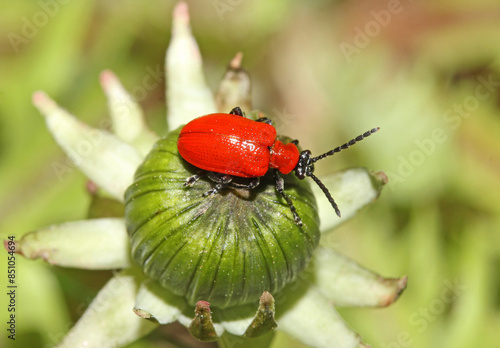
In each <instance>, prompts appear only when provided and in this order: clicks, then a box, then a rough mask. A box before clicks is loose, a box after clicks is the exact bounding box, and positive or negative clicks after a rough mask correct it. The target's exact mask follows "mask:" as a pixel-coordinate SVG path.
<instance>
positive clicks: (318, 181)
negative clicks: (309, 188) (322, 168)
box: [307, 173, 340, 217]
mask: <svg viewBox="0 0 500 348" xmlns="http://www.w3.org/2000/svg"><path fill="white" fill-rule="evenodd" d="M307 176H310V177H311V178H312V179H313V180H314V182H316V184H318V186H319V188H320V189H321V190H322V191H323V193H324V194H325V196H326V198H328V201H329V202H330V204H331V205H332V207H333V209H335V213H336V214H337V216H338V217H340V210H339V207H338V206H337V203H335V200H334V199H333V197H332V195H331V194H330V191H328V189H327V188H326V186H325V185H324V184H323V183H322V182H321V180H319V179H318V178H317V177H316V176H315V175H314V174H313V173H308V174H307Z"/></svg>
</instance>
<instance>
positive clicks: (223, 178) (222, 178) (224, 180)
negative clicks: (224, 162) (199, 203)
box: [203, 172, 233, 197]
mask: <svg viewBox="0 0 500 348" xmlns="http://www.w3.org/2000/svg"><path fill="white" fill-rule="evenodd" d="M208 177H209V178H210V179H211V180H213V181H214V182H216V183H217V184H216V185H215V187H214V188H213V189H211V190H208V191H207V192H205V193H204V194H203V197H206V196H212V195H215V194H217V193H219V191H220V190H222V189H224V188H225V187H226V186H227V185H229V183H230V182H231V181H232V180H233V177H232V176H231V175H227V174H218V173H214V172H208Z"/></svg>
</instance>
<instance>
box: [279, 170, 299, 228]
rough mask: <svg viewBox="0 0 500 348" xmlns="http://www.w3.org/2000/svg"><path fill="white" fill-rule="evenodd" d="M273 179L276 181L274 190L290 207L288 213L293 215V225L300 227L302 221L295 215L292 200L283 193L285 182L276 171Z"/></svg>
mask: <svg viewBox="0 0 500 348" xmlns="http://www.w3.org/2000/svg"><path fill="white" fill-rule="evenodd" d="M274 179H275V180H276V190H277V191H278V192H279V193H280V195H281V196H283V198H284V199H285V200H286V203H287V204H288V206H289V207H290V211H291V212H292V215H293V220H294V221H295V224H296V225H297V226H302V220H301V219H300V217H299V214H297V210H295V206H294V205H293V202H292V200H291V199H290V197H288V195H287V194H286V193H285V191H284V189H285V181H284V180H283V178H282V177H281V176H280V175H279V173H278V171H277V170H274Z"/></svg>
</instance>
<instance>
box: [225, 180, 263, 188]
mask: <svg viewBox="0 0 500 348" xmlns="http://www.w3.org/2000/svg"><path fill="white" fill-rule="evenodd" d="M259 183H260V178H252V180H250V181H249V182H248V184H241V183H238V182H234V181H232V182H231V183H230V186H231V187H236V188H244V189H247V190H252V189H254V188H256V187H257V186H259Z"/></svg>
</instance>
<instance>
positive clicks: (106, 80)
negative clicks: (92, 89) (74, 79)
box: [99, 70, 118, 91]
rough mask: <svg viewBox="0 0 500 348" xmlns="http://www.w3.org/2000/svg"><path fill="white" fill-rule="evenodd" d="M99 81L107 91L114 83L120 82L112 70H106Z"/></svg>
mask: <svg viewBox="0 0 500 348" xmlns="http://www.w3.org/2000/svg"><path fill="white" fill-rule="evenodd" d="M99 81H100V82H101V86H102V88H103V89H104V90H105V91H107V90H109V89H110V88H111V86H112V85H113V84H116V83H117V82H118V79H117V77H116V75H115V74H113V72H112V71H111V70H104V71H102V72H101V74H100V75H99Z"/></svg>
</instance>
